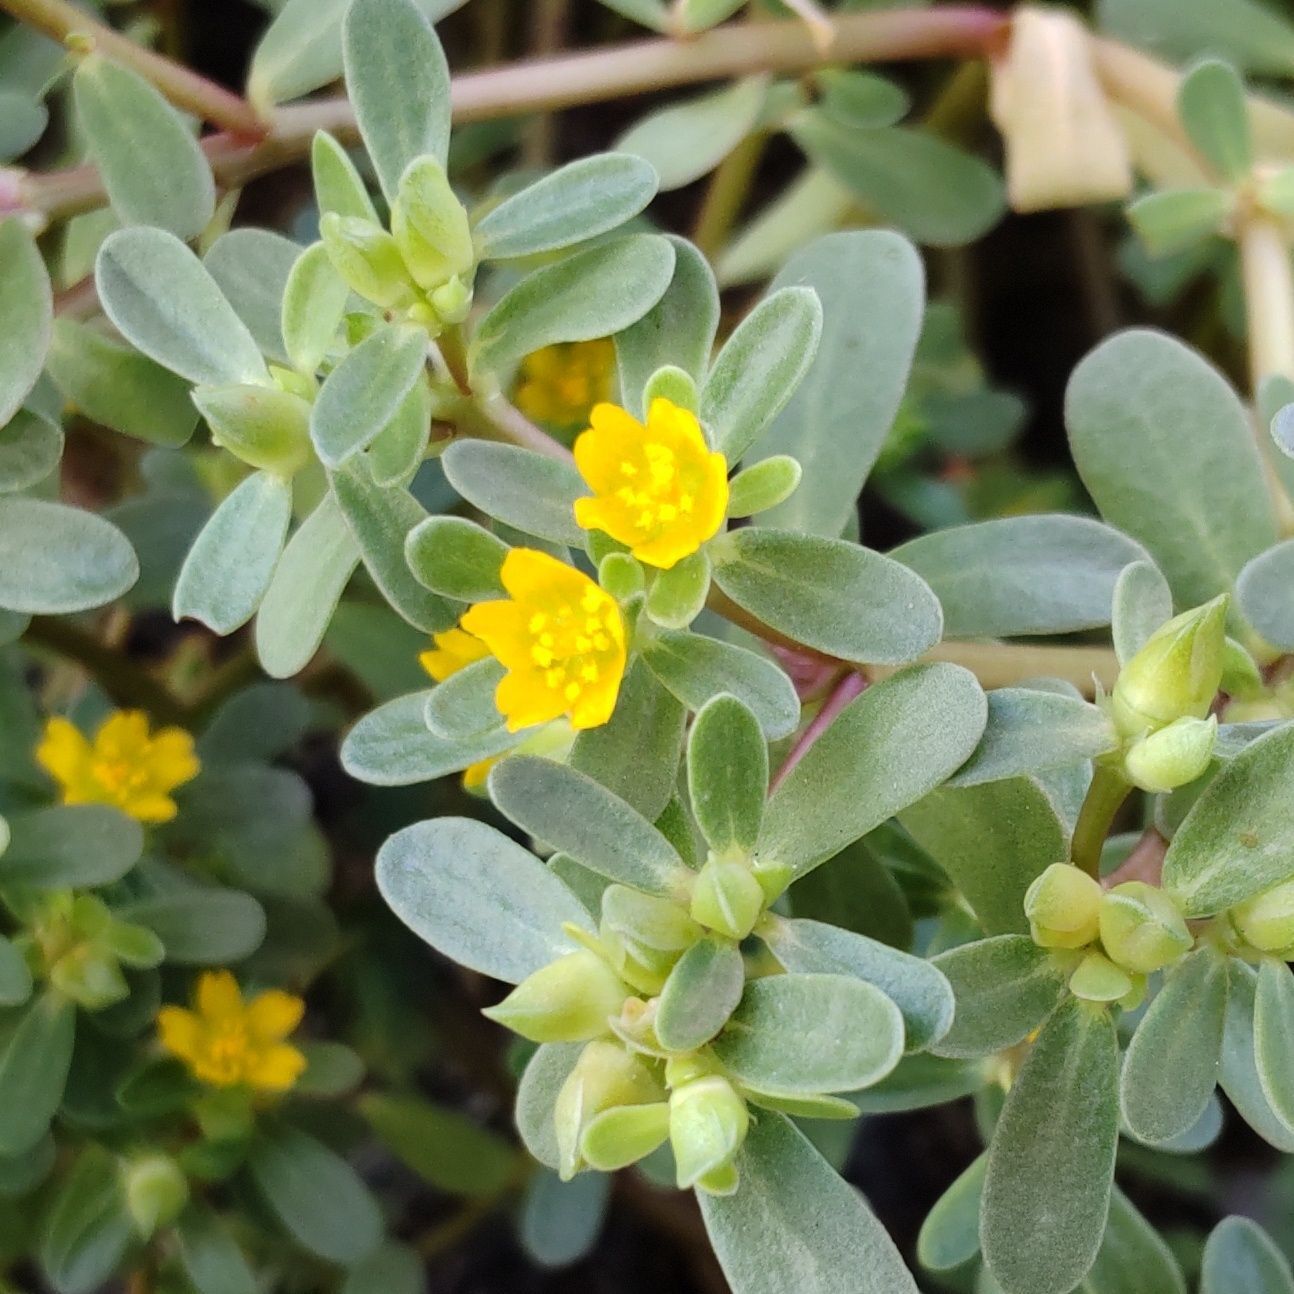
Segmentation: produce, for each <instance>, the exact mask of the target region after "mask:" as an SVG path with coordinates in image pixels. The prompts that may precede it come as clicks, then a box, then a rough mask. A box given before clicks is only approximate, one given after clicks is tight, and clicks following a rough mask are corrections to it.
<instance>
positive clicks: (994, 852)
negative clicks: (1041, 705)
mask: <svg viewBox="0 0 1294 1294" xmlns="http://www.w3.org/2000/svg"><path fill="white" fill-rule="evenodd" d="M900 821H901V822H902V823H903V825H904V827H906V828H907V830H908V831H909V832H910V833H911V834H912V836H913V837H914V838H915V839H916V842H917V844H919V845H920V846H921V847H922V848H923V849H924V850H925V851H926V853H927V854H929V855H930V857H931V858H933V859H934V860H935V862H937V863H938V864H939V866H940V867H942V868H943V870H944V871H945V872H947V873H948V876H949V877H950V879H951V880H952V882H953V884H954V885H955V886H956V887H957V889H958V891H959V892H960V894H961V895H962V896H963V897H964V898H965V900H966V902H967V903H969V904H970V907H971V909H972V911H974V913H975V915H976V916H977V917H978V918H979V920H980V923H981V924H982V925H983V927H984V929H985V930H986V931H987V932H988V933H989V934H1011V933H1023V932H1024V931H1026V930H1027V929H1028V928H1029V923H1028V921H1026V920H1025V915H1024V895H1025V891H1026V890H1027V889H1028V888H1029V886H1030V884H1031V883H1032V882H1033V879H1034V877H1035V876H1037V875H1038V874H1039V873H1040V872H1042V871H1043V870H1044V869H1045V868H1047V867H1048V866H1049V865H1050V864H1052V863H1054V862H1057V861H1058V860H1060V859H1063V858H1066V857H1068V855H1069V827H1068V825H1067V823H1066V822H1065V820H1064V818H1063V817H1062V814H1061V810H1060V809H1059V807H1058V806H1057V804H1056V803H1055V801H1054V800H1053V799H1052V797H1051V795H1050V794H1048V792H1047V790H1046V789H1045V788H1044V787H1043V786H1042V785H1041V783H1039V782H1038V781H1037V780H1036V779H1034V778H1031V777H1017V778H1012V779H1011V780H1010V781H1008V782H986V783H984V784H983V785H981V786H962V787H940V788H939V789H938V790H936V791H934V792H932V793H931V794H930V795H928V796H926V798H925V799H924V800H922V801H921V802H920V803H918V804H914V805H912V807H911V808H909V809H906V810H904V811H903V812H902V813H901V814H900Z"/></svg>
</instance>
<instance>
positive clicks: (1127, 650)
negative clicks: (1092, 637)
mask: <svg viewBox="0 0 1294 1294" xmlns="http://www.w3.org/2000/svg"><path fill="white" fill-rule="evenodd" d="M1172 615H1173V591H1172V589H1170V588H1169V587H1168V581H1167V580H1165V579H1164V577H1163V576H1162V575H1161V574H1160V573H1159V568H1158V567H1157V566H1156V565H1155V564H1154V562H1151V561H1135V562H1132V563H1130V564H1129V565H1128V566H1126V567H1125V568H1124V569H1123V570H1122V571H1120V572H1119V578H1118V579H1117V580H1115V582H1114V605H1113V607H1112V608H1111V613H1110V633H1111V636H1112V637H1113V638H1114V650H1115V653H1116V654H1117V655H1118V657H1119V664H1120V665H1126V664H1127V663H1128V662H1129V661H1130V660H1131V659H1132V658H1133V657H1134V656H1135V655H1136V654H1137V653H1138V652H1139V651H1140V650H1141V649H1142V648H1143V647H1144V646H1145V645H1146V643H1147V642H1149V641H1150V637H1151V635H1152V634H1153V633H1154V632H1155V630H1156V629H1158V628H1159V626H1160V625H1162V624H1163V623H1164V622H1165V621H1167V620H1170V619H1171V618H1172Z"/></svg>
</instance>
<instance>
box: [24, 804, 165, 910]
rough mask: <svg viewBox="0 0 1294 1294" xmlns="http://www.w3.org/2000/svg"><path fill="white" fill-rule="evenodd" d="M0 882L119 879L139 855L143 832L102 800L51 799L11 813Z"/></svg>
mask: <svg viewBox="0 0 1294 1294" xmlns="http://www.w3.org/2000/svg"><path fill="white" fill-rule="evenodd" d="M9 830H10V837H9V847H8V849H6V850H5V851H4V853H3V855H0V884H9V885H21V886H25V887H30V888H31V889H41V890H46V889H48V890H58V889H93V888H95V887H97V886H100V885H110V884H111V883H112V882H113V881H118V880H120V879H121V878H122V877H123V876H125V874H126V873H127V872H128V871H130V869H131V868H132V867H134V865H135V864H136V863H137V862H138V861H139V856H140V854H141V853H142V852H143V849H144V833H143V830H142V829H141V827H140V825H139V823H138V822H136V821H135V820H134V818H129V817H127V816H126V815H125V814H124V813H121V812H120V811H118V810H117V809H113V808H109V807H108V805H106V804H55V805H50V806H48V807H47V808H42V809H29V810H26V811H23V812H19V811H17V810H14V811H11V812H10V815H9Z"/></svg>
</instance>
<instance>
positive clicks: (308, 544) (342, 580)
mask: <svg viewBox="0 0 1294 1294" xmlns="http://www.w3.org/2000/svg"><path fill="white" fill-rule="evenodd" d="M358 565H359V548H358V546H357V545H356V543H355V538H354V536H353V535H352V534H351V529H350V527H349V526H348V525H347V524H346V518H345V517H344V516H343V515H342V512H341V508H340V507H339V506H338V504H337V500H336V499H335V498H334V497H333V496H332V495H331V494H326V495H324V497H323V498H322V499H320V500H319V504H318V506H317V507H316V508H315V510H314V511H313V512H312V513H311V514H310V515H309V516H308V517H307V518H306V519H305V520H304V521H303V522H302V523H301V525H300V527H299V528H298V529H297V531H296V533H295V534H294V535H293V536H292V538H291V539H289V540H288V542H287V545H286V546H285V547H284V549H283V555H282V556H281V557H280V558H279V563H278V565H277V566H276V567H275V568H274V575H273V578H272V579H271V580H270V586H269V588H268V589H266V590H265V596H264V597H263V598H262V599H261V606H260V611H259V613H258V614H257V617H256V655H257V659H258V660H259V661H260V663H261V667H262V669H264V670H265V672H266V673H267V674H269V675H270V677H271V678H289V677H290V676H291V675H293V674H295V673H297V671H298V670H302V669H304V668H305V667H306V666H307V665H308V664H309V663H310V660H311V658H312V657H313V656H314V654H315V652H317V651H318V650H319V644H320V643H321V642H322V641H323V636H324V633H325V631H326V630H327V628H328V622H329V621H330V620H331V619H332V615H333V612H334V611H335V610H336V607H337V603H338V601H339V600H340V598H341V595H342V591H343V590H344V589H345V587H346V585H347V584H348V583H349V582H350V577H351V574H352V572H353V571H354V570H355V567H356V566H358Z"/></svg>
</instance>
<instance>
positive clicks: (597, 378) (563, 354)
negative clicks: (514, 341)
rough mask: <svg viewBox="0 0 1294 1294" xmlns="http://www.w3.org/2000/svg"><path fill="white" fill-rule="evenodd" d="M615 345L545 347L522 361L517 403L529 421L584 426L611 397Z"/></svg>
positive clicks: (601, 341) (599, 342) (591, 343)
mask: <svg viewBox="0 0 1294 1294" xmlns="http://www.w3.org/2000/svg"><path fill="white" fill-rule="evenodd" d="M615 358H616V352H615V346H614V345H612V343H611V341H610V340H609V339H608V338H605V337H601V338H599V339H598V340H597V341H576V342H566V343H560V344H558V345H556V346H545V347H544V348H543V350H537V351H535V353H534V354H533V355H527V356H526V358H525V359H524V360H522V361H521V372H520V374H519V375H518V380H517V387H516V391H515V393H514V395H513V400H514V402H515V403H516V406H517V408H518V409H520V410H521V412H522V413H524V414H525V415H526V417H527V418H533V419H534V420H535V421H536V422H547V423H551V424H552V425H554V426H558V427H569V426H570V425H571V424H572V423H576V424H578V423H581V422H583V421H584V420H585V418H587V417H588V416H589V410H590V409H591V408H592V407H593V406H594V405H595V404H597V403H598V402H599V401H601V400H606V399H609V398H610V395H611V377H612V372H613V371H614V368H615Z"/></svg>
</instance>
